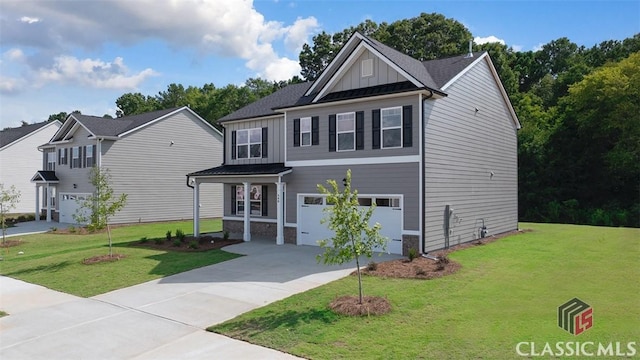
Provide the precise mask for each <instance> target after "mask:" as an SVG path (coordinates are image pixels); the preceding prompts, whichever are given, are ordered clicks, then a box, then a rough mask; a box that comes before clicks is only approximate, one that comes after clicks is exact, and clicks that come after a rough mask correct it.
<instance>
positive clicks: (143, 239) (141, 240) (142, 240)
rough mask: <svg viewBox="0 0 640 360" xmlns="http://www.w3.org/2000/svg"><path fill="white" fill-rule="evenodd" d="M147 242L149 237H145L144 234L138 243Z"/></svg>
mask: <svg viewBox="0 0 640 360" xmlns="http://www.w3.org/2000/svg"><path fill="white" fill-rule="evenodd" d="M147 242H149V239H147V237H146V236H145V237H143V238H140V243H141V244H146V243H147Z"/></svg>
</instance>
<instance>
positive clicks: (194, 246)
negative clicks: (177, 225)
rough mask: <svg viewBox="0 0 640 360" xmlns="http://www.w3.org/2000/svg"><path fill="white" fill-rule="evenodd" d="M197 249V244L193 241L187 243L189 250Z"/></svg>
mask: <svg viewBox="0 0 640 360" xmlns="http://www.w3.org/2000/svg"><path fill="white" fill-rule="evenodd" d="M198 247H199V245H198V242H197V241H195V240H191V242H189V248H191V249H197V248H198Z"/></svg>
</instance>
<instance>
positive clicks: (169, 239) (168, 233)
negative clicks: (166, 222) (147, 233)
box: [166, 230, 171, 241]
mask: <svg viewBox="0 0 640 360" xmlns="http://www.w3.org/2000/svg"><path fill="white" fill-rule="evenodd" d="M166 236H167V241H171V230H167V235H166Z"/></svg>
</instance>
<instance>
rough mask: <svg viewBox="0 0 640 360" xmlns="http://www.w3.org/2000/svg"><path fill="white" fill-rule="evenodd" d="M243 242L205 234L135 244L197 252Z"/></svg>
mask: <svg viewBox="0 0 640 360" xmlns="http://www.w3.org/2000/svg"><path fill="white" fill-rule="evenodd" d="M241 242H242V240H237V239H226V240H225V239H223V238H221V237H213V236H209V235H204V236H200V237H199V238H194V237H193V236H185V237H184V239H183V240H182V241H180V240H178V239H177V238H172V239H171V240H167V239H166V238H165V239H158V240H156V239H150V240H146V241H144V240H141V241H138V242H135V243H134V244H133V245H134V246H139V247H144V248H148V249H154V250H166V251H186V252H197V251H209V250H214V249H221V248H223V247H225V246H228V245H233V244H239V243H241Z"/></svg>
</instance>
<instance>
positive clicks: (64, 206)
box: [58, 194, 91, 224]
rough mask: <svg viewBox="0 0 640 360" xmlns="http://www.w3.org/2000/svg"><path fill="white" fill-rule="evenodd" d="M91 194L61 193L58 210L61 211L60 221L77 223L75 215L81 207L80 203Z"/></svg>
mask: <svg viewBox="0 0 640 360" xmlns="http://www.w3.org/2000/svg"><path fill="white" fill-rule="evenodd" d="M89 195H91V194H60V203H59V204H58V210H59V212H60V222H61V223H70V224H75V223H76V220H75V219H74V218H73V215H74V214H75V213H76V211H77V210H78V209H80V203H81V202H82V201H83V200H85V199H86V198H87V196H89Z"/></svg>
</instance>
